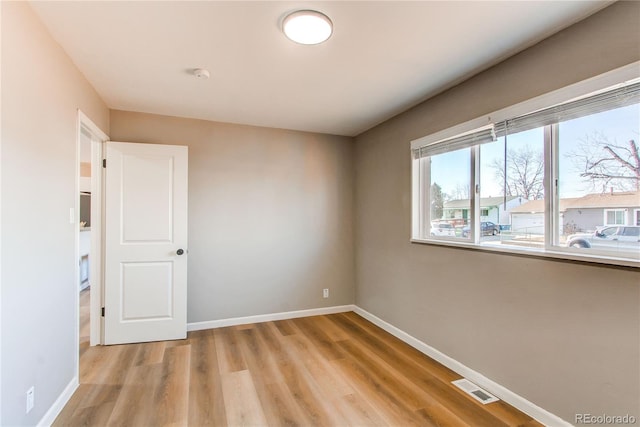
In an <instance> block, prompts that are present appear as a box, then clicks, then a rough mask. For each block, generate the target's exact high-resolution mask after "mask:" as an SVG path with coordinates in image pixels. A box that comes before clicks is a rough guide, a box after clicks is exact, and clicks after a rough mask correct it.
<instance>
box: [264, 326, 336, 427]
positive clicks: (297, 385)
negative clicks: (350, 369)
mask: <svg viewBox="0 0 640 427" xmlns="http://www.w3.org/2000/svg"><path fill="white" fill-rule="evenodd" d="M272 328H273V329H272ZM257 329H258V331H259V332H260V334H261V335H262V338H263V340H264V342H265V343H266V344H267V346H268V347H269V350H270V352H271V354H272V355H273V359H274V362H275V363H276V364H277V366H278V369H279V370H280V372H281V374H282V376H283V379H284V382H285V384H286V385H287V388H288V389H289V392H290V393H291V394H292V396H293V397H294V400H295V402H296V404H297V405H298V407H299V408H300V410H301V411H302V413H303V414H304V415H305V417H306V419H307V421H308V422H307V424H311V425H316V426H331V425H338V424H339V423H338V421H342V424H344V420H336V419H335V418H334V417H338V418H339V414H335V413H333V412H332V411H331V408H327V406H326V399H325V397H324V396H323V395H322V394H321V393H320V391H319V390H318V387H317V385H316V384H315V382H314V381H313V379H312V377H311V375H310V374H309V373H308V372H307V370H306V369H304V367H303V365H302V364H301V363H298V362H297V357H296V355H291V354H290V353H289V352H288V351H287V348H286V346H285V345H283V343H282V342H281V341H280V340H278V339H277V334H278V333H279V332H278V331H277V328H276V327H275V326H274V325H273V324H269V323H261V324H258V325H257Z"/></svg>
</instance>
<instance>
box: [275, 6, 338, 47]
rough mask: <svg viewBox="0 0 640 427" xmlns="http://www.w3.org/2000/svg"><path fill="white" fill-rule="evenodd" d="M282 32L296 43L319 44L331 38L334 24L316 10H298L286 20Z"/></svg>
mask: <svg viewBox="0 0 640 427" xmlns="http://www.w3.org/2000/svg"><path fill="white" fill-rule="evenodd" d="M282 31H283V32H284V34H285V35H286V36H287V37H288V38H289V39H291V40H293V41H294V42H296V43H300V44H319V43H322V42H323V41H325V40H327V39H328V38H329V37H331V33H332V32H333V23H332V22H331V20H330V19H329V18H328V17H327V15H325V14H323V13H320V12H317V11H315V10H298V11H297V12H293V13H290V14H289V15H287V17H286V18H284V21H283V22H282Z"/></svg>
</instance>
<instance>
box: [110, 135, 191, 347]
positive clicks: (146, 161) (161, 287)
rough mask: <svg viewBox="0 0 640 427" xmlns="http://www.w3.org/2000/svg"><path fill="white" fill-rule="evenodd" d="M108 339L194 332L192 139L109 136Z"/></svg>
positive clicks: (165, 337)
mask: <svg viewBox="0 0 640 427" xmlns="http://www.w3.org/2000/svg"><path fill="white" fill-rule="evenodd" d="M105 158H106V170H105V236H104V237H105V281H104V283H105V291H104V296H105V298H104V302H105V309H104V317H105V319H104V343H105V344H122V343H131V342H145V341H160V340H171V339H182V338H185V337H186V334H187V147H182V146H173V145H155V144H133V143H122V142H107V143H106V157H105Z"/></svg>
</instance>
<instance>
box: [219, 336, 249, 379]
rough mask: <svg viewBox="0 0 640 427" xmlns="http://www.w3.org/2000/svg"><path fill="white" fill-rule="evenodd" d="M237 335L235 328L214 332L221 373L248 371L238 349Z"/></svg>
mask: <svg viewBox="0 0 640 427" xmlns="http://www.w3.org/2000/svg"><path fill="white" fill-rule="evenodd" d="M236 333H237V331H235V330H234V329H233V328H231V327H228V328H219V329H215V330H214V336H215V343H216V351H217V352H218V364H219V366H220V373H227V372H237V371H244V370H246V369H247V366H246V364H245V363H244V358H243V357H242V352H241V351H240V348H239V347H238V342H237V339H236Z"/></svg>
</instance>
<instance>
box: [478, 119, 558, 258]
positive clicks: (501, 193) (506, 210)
mask: <svg viewBox="0 0 640 427" xmlns="http://www.w3.org/2000/svg"><path fill="white" fill-rule="evenodd" d="M505 149H506V150H505ZM543 152H544V131H543V128H537V129H532V130H528V131H525V132H519V133H516V134H511V135H507V136H506V137H500V138H498V140H497V141H495V142H493V143H490V144H483V145H481V146H480V208H481V212H482V209H486V210H487V213H488V215H487V216H486V217H485V216H481V217H480V231H481V234H480V235H481V237H480V241H481V242H482V243H483V244H487V245H518V246H527V247H542V246H544V206H545V205H544V188H543V178H544V157H543Z"/></svg>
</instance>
